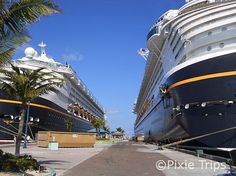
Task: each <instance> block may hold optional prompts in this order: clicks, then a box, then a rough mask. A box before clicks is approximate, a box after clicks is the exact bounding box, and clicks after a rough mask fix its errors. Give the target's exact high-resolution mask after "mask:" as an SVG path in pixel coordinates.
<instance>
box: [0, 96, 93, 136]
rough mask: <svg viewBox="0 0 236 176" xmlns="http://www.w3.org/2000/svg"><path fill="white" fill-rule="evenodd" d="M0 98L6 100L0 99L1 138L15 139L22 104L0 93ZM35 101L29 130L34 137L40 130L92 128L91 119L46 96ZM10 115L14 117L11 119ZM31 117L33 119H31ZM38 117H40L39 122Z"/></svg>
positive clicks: (30, 110) (84, 129)
mask: <svg viewBox="0 0 236 176" xmlns="http://www.w3.org/2000/svg"><path fill="white" fill-rule="evenodd" d="M0 100H4V102H1V101H0V114H1V118H0V139H1V140H2V139H4V140H6V139H13V138H14V135H13V134H14V133H17V128H18V124H19V114H20V109H21V105H19V104H17V102H15V101H14V100H13V101H12V100H10V99H9V98H8V97H7V96H5V95H3V94H1V95H0ZM33 103H34V105H31V106H30V107H29V117H30V118H29V126H30V130H29V132H28V133H29V135H30V136H32V137H33V138H34V137H35V136H36V133H37V132H38V131H65V132H67V131H72V132H86V131H88V130H90V129H91V128H92V127H91V123H90V122H89V121H87V120H85V119H81V118H79V117H77V116H74V115H73V114H71V113H68V112H67V111H66V110H65V109H63V108H61V107H60V106H58V105H56V104H55V103H53V102H51V101H48V100H46V99H44V98H37V99H36V100H35V101H34V102H33ZM10 115H11V116H12V117H14V119H11V116H10ZM31 117H33V121H30V119H31ZM36 119H39V122H37V121H36ZM68 122H70V123H71V122H72V123H73V125H71V126H70V127H69V126H68Z"/></svg>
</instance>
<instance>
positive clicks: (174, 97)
mask: <svg viewBox="0 0 236 176" xmlns="http://www.w3.org/2000/svg"><path fill="white" fill-rule="evenodd" d="M235 72H236V54H235V53H232V54H228V55H223V56H219V57H215V58H211V59H207V60H203V61H200V62H197V63H194V64H191V65H189V66H186V67H184V68H182V69H180V70H178V71H176V72H174V73H172V74H171V75H170V76H169V77H168V79H167V82H166V84H167V85H168V86H172V87H171V89H170V91H169V92H168V93H167V94H166V95H165V96H164V97H163V98H162V100H160V103H159V104H158V105H157V106H156V107H155V109H156V110H152V111H151V112H156V113H153V114H152V115H151V113H150V114H148V115H147V117H146V118H145V119H144V120H143V121H142V122H141V123H140V124H139V125H138V126H136V128H135V132H136V134H138V133H143V134H144V135H145V137H146V138H150V137H151V138H152V139H154V140H155V141H176V140H181V139H184V138H193V137H200V136H202V135H207V136H205V137H201V138H198V139H197V140H196V141H197V142H198V143H199V144H202V145H205V146H210V147H227V148H229V147H230V148H232V147H233V148H234V147H236V129H235V128H234V127H236V73H235ZM204 102H206V103H204ZM202 103H203V104H202ZM166 104H167V105H168V106H166ZM186 105H188V107H186ZM177 107H179V109H178V108H177ZM176 109H177V110H176ZM155 120H156V122H157V123H154V122H155ZM230 128H233V129H230ZM154 129H155V130H154Z"/></svg>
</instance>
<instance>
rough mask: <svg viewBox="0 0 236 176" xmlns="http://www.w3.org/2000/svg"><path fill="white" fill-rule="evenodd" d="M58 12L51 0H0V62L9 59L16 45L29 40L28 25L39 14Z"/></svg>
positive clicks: (37, 17) (34, 20) (45, 14)
mask: <svg viewBox="0 0 236 176" xmlns="http://www.w3.org/2000/svg"><path fill="white" fill-rule="evenodd" d="M59 12H60V9H59V7H58V6H57V5H56V4H55V3H54V2H53V1H52V0H14V1H10V0H0V64H2V63H5V62H6V61H8V60H10V59H11V56H12V54H13V53H14V52H15V49H16V48H17V47H19V46H21V45H22V44H24V43H26V42H28V41H30V40H31V38H30V37H29V35H28V32H27V29H26V28H27V27H28V25H30V24H32V23H34V22H36V21H38V20H39V19H40V17H41V16H47V15H50V14H52V13H59Z"/></svg>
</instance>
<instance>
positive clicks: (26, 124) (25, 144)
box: [23, 101, 30, 148]
mask: <svg viewBox="0 0 236 176" xmlns="http://www.w3.org/2000/svg"><path fill="white" fill-rule="evenodd" d="M29 110H30V101H28V107H27V116H26V123H25V138H24V145H23V148H27V133H28V122H29Z"/></svg>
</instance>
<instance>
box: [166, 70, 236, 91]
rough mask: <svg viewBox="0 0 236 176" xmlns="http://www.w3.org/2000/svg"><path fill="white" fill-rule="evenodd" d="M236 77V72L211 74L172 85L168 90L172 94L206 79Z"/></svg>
mask: <svg viewBox="0 0 236 176" xmlns="http://www.w3.org/2000/svg"><path fill="white" fill-rule="evenodd" d="M235 75H236V71H229V72H221V73H213V74H209V75H203V76H197V77H193V78H189V79H185V80H182V81H179V82H176V83H174V84H172V85H171V86H170V87H169V88H168V90H167V92H170V91H171V90H172V89H173V88H175V87H178V86H181V85H184V84H188V83H192V82H197V81H202V80H206V79H213V78H220V77H226V76H235Z"/></svg>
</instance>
